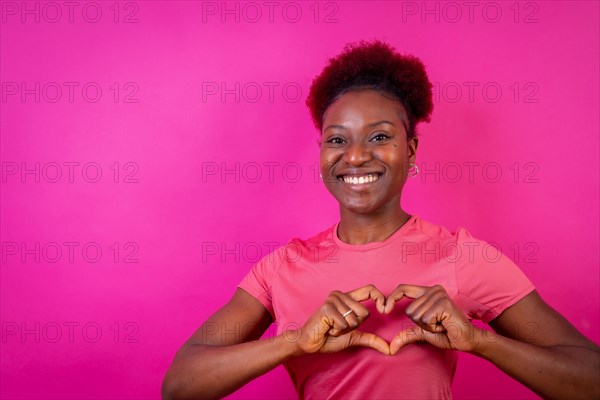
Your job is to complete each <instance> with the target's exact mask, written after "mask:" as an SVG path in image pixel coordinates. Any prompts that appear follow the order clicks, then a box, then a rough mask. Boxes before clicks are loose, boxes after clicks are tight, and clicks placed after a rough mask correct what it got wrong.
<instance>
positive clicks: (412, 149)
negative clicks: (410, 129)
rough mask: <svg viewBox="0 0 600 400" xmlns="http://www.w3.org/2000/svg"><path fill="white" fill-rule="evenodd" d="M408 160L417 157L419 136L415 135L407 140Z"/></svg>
mask: <svg viewBox="0 0 600 400" xmlns="http://www.w3.org/2000/svg"><path fill="white" fill-rule="evenodd" d="M407 144H408V146H407V147H408V162H415V160H416V159H417V147H418V146H419V138H417V137H416V136H415V137H413V138H412V139H410V140H409V141H408V142H407Z"/></svg>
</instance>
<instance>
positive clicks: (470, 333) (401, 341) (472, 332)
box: [384, 285, 482, 354]
mask: <svg viewBox="0 0 600 400" xmlns="http://www.w3.org/2000/svg"><path fill="white" fill-rule="evenodd" d="M404 297H407V298H409V299H414V301H413V302H412V303H411V304H410V305H409V306H408V307H407V308H406V314H407V315H408V317H409V318H410V319H411V320H412V321H413V322H414V323H415V324H417V326H414V327H411V328H408V329H405V330H402V331H400V332H399V333H398V334H397V335H396V337H394V339H393V340H392V342H391V343H390V354H396V353H397V352H398V350H400V348H402V347H403V346H405V345H407V344H409V343H414V342H427V343H430V344H432V345H434V346H436V347H439V348H442V349H454V350H460V351H467V352H470V351H473V350H474V349H475V347H476V344H477V341H478V340H480V339H481V337H482V330H481V329H479V328H476V327H475V326H473V325H472V324H471V323H470V322H469V320H468V319H467V317H466V316H465V314H464V313H463V312H462V310H460V309H459V308H458V307H457V306H456V305H455V304H454V303H453V302H452V300H451V299H450V297H448V293H446V290H445V289H444V288H443V287H442V286H440V285H435V286H431V287H428V286H416V285H398V287H397V288H396V289H395V290H394V291H393V292H392V294H390V295H389V296H388V298H387V300H386V304H385V309H384V311H385V313H386V314H389V313H390V312H391V311H392V309H393V308H394V304H395V303H396V302H397V301H399V300H400V299H402V298H404Z"/></svg>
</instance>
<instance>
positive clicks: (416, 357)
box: [239, 215, 535, 399]
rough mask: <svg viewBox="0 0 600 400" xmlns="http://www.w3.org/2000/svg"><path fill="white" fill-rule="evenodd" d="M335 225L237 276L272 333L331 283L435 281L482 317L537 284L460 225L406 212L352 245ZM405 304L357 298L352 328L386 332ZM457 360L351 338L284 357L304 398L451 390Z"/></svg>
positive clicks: (428, 349)
mask: <svg viewBox="0 0 600 400" xmlns="http://www.w3.org/2000/svg"><path fill="white" fill-rule="evenodd" d="M338 225H339V222H338V223H336V224H335V225H333V226H331V227H329V228H328V229H327V230H325V231H323V232H321V233H319V234H317V235H316V236H314V237H312V238H310V239H307V240H301V239H298V238H294V239H292V240H290V242H288V243H287V244H286V245H285V246H282V247H280V248H278V249H277V250H275V251H274V252H272V253H270V254H268V255H266V256H264V257H263V258H262V259H261V260H260V261H259V262H257V263H256V264H255V265H254V266H253V267H252V270H251V271H250V272H249V273H248V275H247V276H246V277H245V278H244V279H243V280H242V281H241V282H240V284H239V287H241V288H242V289H244V290H246V291H247V292H248V293H250V294H251V295H253V296H254V297H256V298H257V299H258V301H260V302H261V303H262V304H263V305H264V306H265V308H266V309H267V310H269V312H270V313H271V315H272V316H273V318H274V320H275V322H276V324H277V333H278V334H280V333H282V332H285V331H288V330H292V329H299V328H301V327H302V326H303V325H304V323H305V322H306V320H307V319H308V318H309V317H310V316H311V315H312V314H313V313H314V312H315V311H316V310H317V309H318V307H319V306H320V305H321V304H322V303H323V302H324V300H325V299H326V298H327V296H328V294H329V292H331V291H332V290H340V291H342V292H347V291H350V290H353V289H357V288H359V287H362V286H365V285H368V284H374V285H375V286H376V287H377V288H378V289H379V290H381V291H382V292H383V294H384V295H386V296H387V295H389V294H390V293H391V292H392V291H393V290H394V289H395V288H396V286H398V284H400V283H405V284H414V285H422V286H433V285H436V284H437V285H441V286H443V287H444V288H445V289H446V291H447V292H448V295H449V296H450V298H451V299H452V301H454V302H455V304H457V305H458V306H459V307H460V308H461V309H462V310H463V311H464V312H465V314H466V315H467V317H468V318H469V319H479V320H482V321H483V322H485V323H487V322H489V321H490V320H492V319H494V318H495V317H496V316H498V315H499V314H500V313H501V312H502V311H503V310H504V309H506V308H507V307H509V306H511V305H513V304H514V303H516V302H518V301H519V300H521V299H522V298H523V297H525V296H526V295H527V294H528V293H530V292H531V291H532V290H534V289H535V287H534V286H533V284H532V283H531V282H530V281H529V279H528V278H527V277H526V276H525V275H524V274H523V272H521V270H520V269H519V267H517V266H516V265H515V264H514V263H513V262H512V260H510V259H509V258H508V257H506V256H505V255H504V254H502V253H501V252H499V251H498V250H496V248H495V247H493V246H491V245H490V244H488V243H486V242H484V241H482V240H478V239H475V238H473V237H472V236H471V235H470V234H469V232H468V231H467V230H465V229H464V228H459V229H457V230H456V232H452V233H451V232H449V231H448V230H447V229H446V228H445V227H443V226H440V225H436V224H433V223H430V222H428V221H426V220H423V219H421V218H419V217H418V216H417V215H413V216H412V217H411V218H410V219H409V220H408V221H407V222H406V223H405V224H404V225H402V226H401V227H400V228H399V229H398V230H397V231H396V232H394V233H393V234H392V236H390V237H389V238H387V239H386V240H385V241H383V242H373V243H368V244H362V245H351V244H348V243H344V242H342V241H341V240H340V239H339V238H338V236H337V227H338ZM408 304H410V300H409V299H403V300H401V301H399V302H397V303H396V306H395V308H394V310H393V312H392V313H391V314H390V315H381V314H379V313H378V312H377V310H376V308H375V304H374V303H373V302H372V301H365V302H363V305H365V306H366V307H367V308H368V309H369V311H370V312H371V313H370V316H369V318H368V319H367V320H366V321H365V322H364V323H363V325H361V327H360V328H359V329H361V330H362V331H366V332H373V333H375V334H377V335H379V336H380V337H382V338H383V339H384V340H386V341H388V342H389V341H391V340H392V338H393V337H394V336H395V335H396V334H397V333H398V332H399V331H400V330H402V329H405V328H407V327H409V326H413V325H414V323H413V322H412V321H410V319H409V318H408V317H407V316H406V314H405V313H404V310H405V309H406V306H407V305H408ZM288 340H294V337H293V336H289V337H288ZM456 360H457V354H456V351H448V350H441V349H438V348H436V347H434V346H433V345H430V344H427V343H415V344H410V345H407V346H405V347H404V348H402V349H400V351H399V352H398V353H397V354H395V355H394V356H389V355H385V354H381V353H379V352H377V351H375V350H372V349H368V348H359V347H353V348H349V349H345V350H343V351H341V352H338V353H334V354H310V355H305V356H301V357H297V358H294V359H292V360H290V361H288V362H287V363H285V367H286V369H287V371H288V372H289V374H290V376H291V378H292V381H293V383H294V385H295V387H296V390H297V391H298V394H299V396H300V397H301V398H306V399H317V398H318V399H330V398H331V399H333V398H337V399H341V398H343V399H350V398H351V399H367V398H370V399H437V398H439V399H449V398H452V392H451V383H452V378H453V376H454V371H455V367H456Z"/></svg>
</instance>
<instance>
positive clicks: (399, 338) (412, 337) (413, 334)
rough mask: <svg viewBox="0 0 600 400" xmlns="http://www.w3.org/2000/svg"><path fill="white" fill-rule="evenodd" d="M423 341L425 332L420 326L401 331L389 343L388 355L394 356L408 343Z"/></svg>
mask: <svg viewBox="0 0 600 400" xmlns="http://www.w3.org/2000/svg"><path fill="white" fill-rule="evenodd" d="M423 341H426V339H425V331H424V330H423V328H421V327H420V326H413V327H410V328H408V329H405V330H403V331H400V332H398V334H397V335H396V337H394V339H393V340H392V342H391V343H390V354H392V355H394V354H396V353H397V352H398V350H400V349H401V348H402V347H404V346H406V345H407V344H410V343H415V342H423Z"/></svg>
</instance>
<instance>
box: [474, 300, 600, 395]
mask: <svg viewBox="0 0 600 400" xmlns="http://www.w3.org/2000/svg"><path fill="white" fill-rule="evenodd" d="M490 326H491V327H492V328H493V329H494V331H496V333H492V332H489V333H487V334H486V339H484V340H479V344H478V345H477V346H476V348H475V349H474V351H473V352H472V353H473V354H475V355H477V356H479V357H482V358H484V359H487V360H489V361H491V362H492V363H494V364H495V365H496V366H497V367H499V368H500V369H501V370H502V371H504V372H505V373H507V374H508V375H510V376H511V377H513V378H515V379H517V380H518V381H520V382H521V383H523V384H524V385H526V386H527V387H529V388H530V389H531V390H533V391H534V392H536V393H537V394H538V395H540V396H542V397H544V398H562V399H564V398H572V399H573V398H582V399H583V398H585V399H587V398H589V399H600V383H599V378H600V348H599V347H598V346H597V345H596V344H594V343H593V342H592V341H590V340H588V339H587V338H586V337H585V336H583V335H582V334H581V333H579V331H577V329H575V327H573V325H571V324H570V323H569V322H568V321H567V320H566V319H565V318H564V317H562V316H561V315H560V314H559V313H558V312H556V311H555V310H554V309H552V308H551V307H550V306H548V305H547V304H546V303H545V302H544V301H543V300H542V298H541V297H540V296H539V295H538V293H537V292H536V291H533V292H532V293H530V294H529V295H527V296H526V297H525V298H523V299H522V300H521V301H519V302H518V303H516V304H514V305H513V306H511V307H509V308H508V309H506V310H504V312H503V313H502V314H500V315H499V316H498V317H496V318H495V319H494V320H492V321H490Z"/></svg>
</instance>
